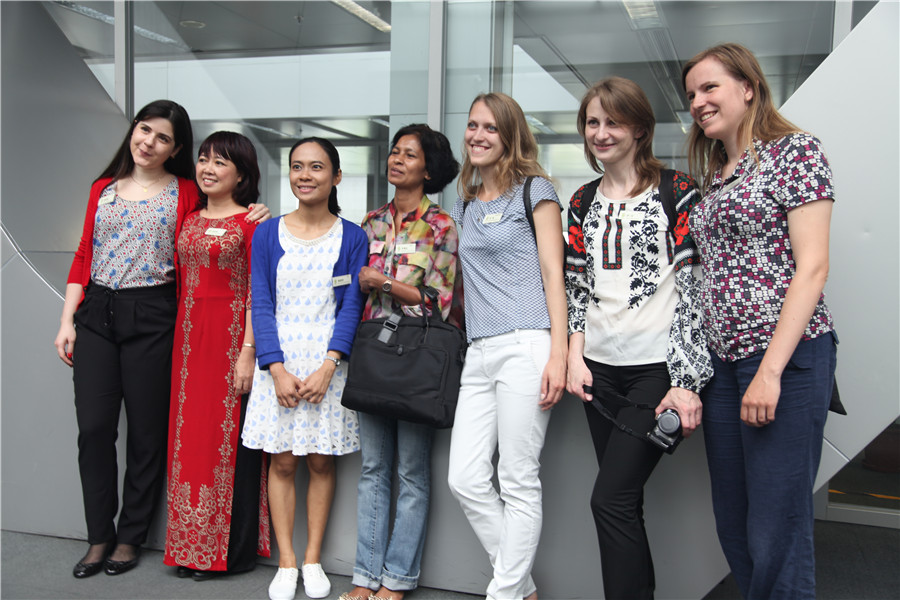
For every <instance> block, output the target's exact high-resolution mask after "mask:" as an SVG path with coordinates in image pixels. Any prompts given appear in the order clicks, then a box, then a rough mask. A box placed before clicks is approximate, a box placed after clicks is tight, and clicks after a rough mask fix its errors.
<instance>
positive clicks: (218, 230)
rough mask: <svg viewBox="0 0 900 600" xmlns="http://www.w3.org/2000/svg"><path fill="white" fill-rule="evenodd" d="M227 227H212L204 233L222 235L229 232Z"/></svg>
mask: <svg viewBox="0 0 900 600" xmlns="http://www.w3.org/2000/svg"><path fill="white" fill-rule="evenodd" d="M227 231H228V230H227V229H223V228H222V227H210V228H209V229H207V230H206V231H205V232H204V233H206V235H214V236H216V237H222V236H223V235H225V233H226V232H227Z"/></svg>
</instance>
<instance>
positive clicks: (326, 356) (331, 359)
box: [325, 354, 341, 367]
mask: <svg viewBox="0 0 900 600" xmlns="http://www.w3.org/2000/svg"><path fill="white" fill-rule="evenodd" d="M325 360H330V361H331V362H333V363H334V366H335V367H339V366H341V359H339V358H335V357H333V356H329V355H327V354H326V355H325Z"/></svg>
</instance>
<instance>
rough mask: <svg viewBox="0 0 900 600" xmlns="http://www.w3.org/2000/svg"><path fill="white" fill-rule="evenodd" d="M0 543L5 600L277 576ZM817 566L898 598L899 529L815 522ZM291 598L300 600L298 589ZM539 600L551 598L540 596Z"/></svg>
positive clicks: (734, 595) (261, 583) (27, 539)
mask: <svg viewBox="0 0 900 600" xmlns="http://www.w3.org/2000/svg"><path fill="white" fill-rule="evenodd" d="M0 542H2V547H0V555H2V566H0V580H2V583H0V598H3V599H4V600H23V599H32V598H34V599H52V600H58V599H80V598H84V599H97V600H100V599H106V598H116V599H119V598H122V599H125V598H129V599H130V598H135V599H159V600H181V599H185V600H189V599H205V598H210V599H217V600H229V599H243V598H248V599H254V598H258V599H265V598H267V589H268V586H269V581H270V580H271V578H272V576H273V575H274V572H275V569H274V568H273V567H270V566H259V567H257V568H256V570H255V571H253V572H251V573H245V574H242V575H234V576H227V577H222V578H219V579H214V580H212V581H206V582H202V583H197V582H194V581H191V580H189V579H178V578H176V577H175V569H173V568H172V567H166V566H164V565H163V564H162V554H161V553H160V552H158V551H148V552H146V553H145V554H144V557H143V560H142V561H141V564H140V566H139V567H138V568H137V569H134V570H133V571H130V572H128V573H126V574H124V575H120V576H118V577H108V576H106V575H103V574H99V575H96V576H94V577H91V578H89V579H84V580H76V579H74V578H73V577H72V575H71V568H72V565H73V564H74V563H75V562H76V561H77V560H78V558H79V557H80V556H81V555H82V554H83V552H84V551H85V549H86V546H85V543H84V542H83V541H78V540H69V539H62V538H54V537H47V536H40V535H29V534H23V533H14V532H10V531H3V532H2V534H0ZM816 561H817V564H816V578H817V597H818V598H819V600H868V599H872V600H874V599H882V598H900V569H898V565H900V531H898V530H896V529H884V528H879V527H866V526H863V525H847V524H844V523H829V522H822V521H818V522H816ZM598 562H599V561H598ZM331 582H332V589H333V590H334V592H333V593H332V594H331V596H330V598H331V600H335V599H336V598H337V597H338V596H340V594H341V593H342V592H344V591H347V590H349V589H350V587H351V586H350V580H349V578H347V577H340V576H336V575H335V576H331ZM598 583H599V582H598ZM656 596H657V598H660V599H661V600H665V599H666V596H665V593H664V591H663V590H657V593H656ZM408 597H409V598H410V600H475V599H476V598H477V596H472V595H468V594H461V593H458V592H448V591H442V590H434V589H429V588H419V589H417V590H416V591H415V592H412V593H410V594H409V596H408ZM297 598H299V599H301V600H302V599H303V598H305V596H304V595H303V591H302V586H301V588H300V590H298V593H297ZM739 599H740V595H739V594H738V592H737V588H736V586H735V584H734V580H733V579H732V578H731V576H728V577H726V578H725V580H724V581H723V582H722V583H721V584H719V585H718V586H716V587H715V588H714V589H713V590H711V591H710V593H709V594H708V595H707V596H705V598H704V599H703V600H739ZM541 600H556V599H554V598H551V597H549V596H543V597H542V598H541ZM588 600H590V599H588Z"/></svg>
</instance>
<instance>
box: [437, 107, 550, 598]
mask: <svg viewBox="0 0 900 600" xmlns="http://www.w3.org/2000/svg"><path fill="white" fill-rule="evenodd" d="M526 185H527V186H528V187H527V189H526ZM459 191H460V198H459V199H458V200H457V201H456V205H455V206H454V207H453V211H452V213H451V216H453V218H454V219H455V220H456V222H457V225H458V226H459V228H460V236H459V240H460V242H459V259H460V262H461V264H462V273H463V281H464V285H465V294H466V301H465V316H466V333H467V335H468V338H469V349H468V353H467V354H466V362H465V366H464V367H463V374H462V381H461V387H460V391H459V403H458V405H457V409H456V421H455V423H454V427H453V433H452V437H451V442H450V472H449V482H450V488H451V490H452V492H453V494H454V495H455V496H456V498H457V500H459V503H460V506H461V507H462V509H463V511H464V512H465V514H466V517H467V518H468V519H469V524H470V525H471V526H472V529H474V530H475V534H476V535H477V536H478V539H479V541H480V542H481V545H482V546H484V549H485V550H486V551H487V553H488V556H489V558H490V561H491V566H492V568H493V576H492V579H491V581H490V584H489V585H488V588H487V596H488V598H496V599H498V600H499V599H503V600H507V599H521V598H524V597H528V598H536V597H537V587H536V586H535V583H534V581H533V580H532V578H531V567H532V565H533V564H534V557H535V553H536V552H537V544H538V539H539V537H540V533H541V521H542V510H541V482H540V479H539V477H538V476H539V472H540V454H541V449H542V448H543V446H544V435H545V433H546V431H547V425H548V423H549V422H550V409H551V408H552V407H553V406H554V405H555V404H556V403H557V402H559V399H560V397H561V396H562V393H563V388H564V386H565V382H566V349H567V339H566V296H565V286H564V283H563V269H562V264H563V239H562V236H561V235H560V232H561V230H562V221H561V219H560V209H561V204H560V201H559V198H557V196H556V192H555V191H554V189H553V185H552V184H551V183H550V181H549V180H548V178H547V175H546V174H545V173H544V170H543V169H542V168H541V166H540V165H539V164H538V162H537V142H536V141H535V139H534V136H533V135H532V134H531V131H530V130H529V129H528V124H527V123H526V121H525V115H524V114H523V113H522V109H521V108H520V107H519V105H518V104H517V103H516V101H515V100H513V99H512V98H510V97H509V96H506V95H504V94H498V93H490V94H481V95H479V96H478V97H476V98H475V100H474V102H472V106H471V108H470V109H469V121H468V124H467V126H466V133H465V159H464V162H463V167H462V171H461V174H460V178H459ZM526 197H528V198H529V204H528V207H527V208H526V206H525V198H526ZM529 209H530V210H529ZM529 213H531V215H532V216H531V217H529ZM529 218H531V219H533V223H534V226H533V227H532V226H531V224H530V223H529ZM497 450H499V453H500V458H499V462H498V465H497V477H498V479H499V482H500V493H498V492H497V490H496V489H494V486H493V484H492V482H491V478H492V477H493V474H494V468H493V464H492V462H491V460H492V458H493V455H494V452H495V451H497Z"/></svg>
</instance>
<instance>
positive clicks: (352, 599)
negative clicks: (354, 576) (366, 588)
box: [338, 592, 372, 600]
mask: <svg viewBox="0 0 900 600" xmlns="http://www.w3.org/2000/svg"><path fill="white" fill-rule="evenodd" d="M371 597H372V595H371V594H369V595H368V596H351V595H350V592H344V593H343V594H341V595H340V597H339V598H338V600H369V598H371Z"/></svg>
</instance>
